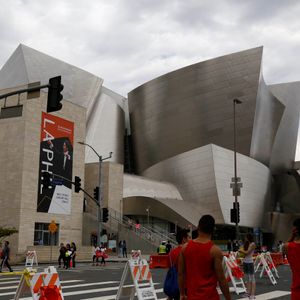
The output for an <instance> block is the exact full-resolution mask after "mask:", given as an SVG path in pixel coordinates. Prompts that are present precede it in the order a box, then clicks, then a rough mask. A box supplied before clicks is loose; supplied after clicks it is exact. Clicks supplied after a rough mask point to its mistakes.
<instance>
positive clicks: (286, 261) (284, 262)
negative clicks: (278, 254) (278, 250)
mask: <svg viewBox="0 0 300 300" xmlns="http://www.w3.org/2000/svg"><path fill="white" fill-rule="evenodd" d="M283 264H284V265H289V261H288V259H287V257H286V255H285V256H284V260H283Z"/></svg>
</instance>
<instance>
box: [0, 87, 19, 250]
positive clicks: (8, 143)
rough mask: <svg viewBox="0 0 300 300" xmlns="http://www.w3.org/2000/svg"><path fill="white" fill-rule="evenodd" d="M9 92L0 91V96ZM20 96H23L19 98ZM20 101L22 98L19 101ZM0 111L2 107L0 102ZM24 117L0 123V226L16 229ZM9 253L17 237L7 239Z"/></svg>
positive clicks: (4, 120)
mask: <svg viewBox="0 0 300 300" xmlns="http://www.w3.org/2000/svg"><path fill="white" fill-rule="evenodd" d="M9 91H10V90H5V91H1V92H0V94H4V93H6V92H9ZM23 96H24V95H23ZM22 98H23V97H22ZM0 104H1V107H2V106H3V105H4V102H3V100H1V101H0ZM16 104H17V97H11V98H10V99H9V102H8V105H16ZM24 119H25V118H24V115H23V116H22V117H17V118H9V119H0V207H1V218H0V226H4V227H15V228H16V229H17V230H19V227H20V208H21V195H22V176H23V174H22V170H23V166H22V165H23V157H24V151H23V149H24V139H25V132H24V124H25V120H24ZM8 240H9V241H10V243H11V245H13V249H12V251H13V252H16V250H15V249H17V247H18V243H19V240H18V235H17V234H14V235H13V236H11V237H9V238H8Z"/></svg>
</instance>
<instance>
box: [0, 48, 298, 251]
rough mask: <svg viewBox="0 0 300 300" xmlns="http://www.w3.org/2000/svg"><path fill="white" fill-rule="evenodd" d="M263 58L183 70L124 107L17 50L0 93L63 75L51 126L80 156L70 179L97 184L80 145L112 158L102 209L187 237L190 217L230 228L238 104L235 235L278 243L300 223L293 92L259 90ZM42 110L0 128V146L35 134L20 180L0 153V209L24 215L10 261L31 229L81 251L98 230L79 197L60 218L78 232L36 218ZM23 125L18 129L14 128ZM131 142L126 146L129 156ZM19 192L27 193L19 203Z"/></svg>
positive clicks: (65, 67) (81, 79)
mask: <svg viewBox="0 0 300 300" xmlns="http://www.w3.org/2000/svg"><path fill="white" fill-rule="evenodd" d="M262 56H263V48H262V47H258V48H254V49H250V50H246V51H242V52H238V53H234V54H230V55H226V56H223V57H219V58H215V59H212V60H208V61H205V62H200V63H197V64H194V65H191V66H187V67H185V68H182V69H179V70H176V71H173V72H170V73H168V74H165V75H163V76H160V77H158V78H155V79H153V80H151V81H149V82H147V83H145V84H143V85H141V86H139V87H137V88H136V89H134V90H133V91H131V92H130V93H129V94H128V100H127V99H126V98H125V97H123V96H121V95H118V94H117V93H115V92H114V91H112V90H109V89H108V88H106V87H104V86H103V79H101V78H100V77H97V76H95V75H93V74H90V73H88V72H86V71H84V70H81V69H78V68H76V67H74V66H71V65H69V64H67V63H65V62H62V61H59V60H57V59H55V58H53V57H50V56H48V55H46V54H43V53H41V52H38V51H36V50H34V49H31V48H29V47H27V46H24V45H20V46H19V47H18V48H17V49H16V51H15V52H14V53H13V54H12V56H11V57H10V58H9V59H8V61H7V62H6V64H5V65H4V66H3V68H2V69H1V70H0V90H2V91H3V90H4V89H8V88H14V89H15V88H16V87H18V86H23V85H26V84H28V83H31V82H36V81H40V82H41V83H42V84H43V83H47V82H48V79H49V78H50V77H53V76H56V75H62V78H63V84H64V86H65V88H64V91H63V92H64V101H65V103H67V104H66V105H65V111H64V110H62V111H61V112H59V113H58V115H61V116H62V117H66V118H67V119H71V120H74V126H75V134H76V136H75V138H76V140H75V145H76V146H74V151H75V152H76V153H78V156H77V162H76V170H77V171H76V172H77V173H76V174H74V175H79V176H81V177H82V178H85V181H86V182H84V180H83V182H82V183H83V184H84V186H85V187H86V188H87V190H88V191H89V193H90V194H92V193H93V188H94V187H95V186H97V185H98V157H97V156H96V155H95V154H94V153H93V152H92V151H91V150H90V149H84V148H82V145H78V143H77V142H78V141H83V140H85V142H86V143H88V144H90V145H92V146H93V147H94V148H95V149H96V151H97V152H98V153H99V154H101V155H103V156H106V155H107V154H108V153H109V152H111V151H112V152H113V157H112V158H111V159H110V160H108V162H107V165H105V166H104V169H103V170H104V174H103V179H104V190H103V196H104V203H105V205H107V206H108V207H110V208H111V209H112V210H113V209H114V210H116V211H119V212H121V213H124V214H126V215H131V216H136V217H137V218H138V217H144V218H147V213H148V217H149V214H150V217H151V218H155V219H156V220H162V221H163V222H165V223H166V224H167V223H173V224H176V225H178V226H181V227H185V226H187V225H194V226H196V225H197V222H198V220H199V217H200V216H201V215H202V214H207V213H210V214H212V215H214V216H215V218H216V220H217V223H218V224H222V225H224V224H226V225H233V224H231V223H230V208H232V202H233V201H234V197H233V196H232V190H231V189H230V182H231V178H232V177H233V176H234V168H233V165H234V164H233V99H234V98H238V99H239V100H241V101H242V102H243V103H242V104H240V105H238V106H237V107H236V109H237V110H236V123H237V148H236V150H237V164H238V169H237V171H238V176H239V177H241V180H242V182H243V188H242V191H241V196H240V197H239V202H240V205H241V223H240V225H241V226H246V227H251V228H254V227H255V228H264V229H265V230H266V231H271V230H273V232H275V233H276V234H277V235H278V236H280V234H283V232H284V230H282V228H284V226H283V225H284V224H285V225H286V224H289V222H290V221H291V220H292V218H293V217H294V216H295V214H299V213H300V202H299V200H298V199H300V198H299V197H300V193H299V175H298V173H297V172H296V171H295V167H294V157H295V150H296V145H297V133H298V126H299V111H300V107H299V106H300V99H299V98H300V83H299V82H295V83H286V84H277V85H267V84H266V83H265V82H264V79H263V75H262ZM45 100H46V96H45V94H43V97H41V99H40V101H39V103H38V104H37V105H34V104H30V103H29V104H27V105H26V104H24V107H25V108H26V110H25V111H27V110H28V113H27V114H24V115H23V116H22V117H21V118H15V120H13V119H14V118H12V119H9V120H8V119H0V128H1V133H2V135H1V137H0V142H1V143H2V145H5V143H6V141H5V138H6V135H7V134H9V133H6V135H5V134H3V132H4V131H3V130H2V129H5V130H10V131H11V132H16V131H18V135H21V136H25V135H26V132H27V131H26V130H28V128H29V129H30V128H31V127H32V126H33V127H34V128H35V131H34V132H33V133H32V136H31V138H32V142H29V141H28V140H27V144H28V147H29V148H30V149H31V150H32V151H31V150H30V151H29V152H31V153H34V155H32V156H31V157H30V159H31V161H32V163H31V164H28V165H26V168H25V167H24V168H23V169H20V166H22V164H21V163H18V159H19V156H18V154H17V153H14V152H10V153H9V155H8V153H7V151H8V150H5V151H6V152H4V151H2V152H1V155H0V160H1V161H2V162H3V165H5V166H6V170H5V172H4V171H1V174H0V182H1V189H0V203H1V204H3V205H4V206H3V207H5V208H7V209H8V208H9V207H8V206H9V201H10V200H11V199H12V200H13V201H14V202H15V203H17V207H19V208H20V209H19V210H21V208H22V207H24V205H25V206H28V207H30V210H28V211H26V210H23V212H22V214H21V215H22V216H23V217H22V218H23V219H21V218H19V220H18V222H17V224H18V226H19V227H20V228H21V226H22V225H23V224H24V222H25V223H26V227H25V228H26V234H27V235H26V240H25V239H23V237H22V236H19V237H18V238H17V239H18V243H19V246H18V247H19V251H24V249H26V247H27V246H30V245H32V242H33V234H32V232H33V230H34V229H33V227H34V225H33V224H34V222H40V223H43V222H44V223H47V222H49V221H51V218H55V219H57V220H60V219H61V227H60V229H61V230H62V232H61V236H64V237H72V238H73V237H74V239H77V240H78V241H79V242H80V243H81V242H82V244H84V243H87V242H88V240H89V236H88V235H89V234H90V233H91V231H96V228H97V218H96V207H95V205H94V204H93V203H88V204H87V209H88V210H89V211H88V212H85V213H84V214H83V216H82V201H83V199H81V198H83V197H81V198H80V197H79V196H78V194H76V195H75V198H74V199H77V200H76V201H77V202H76V206H74V208H73V209H72V211H71V215H70V216H69V217H68V218H69V219H68V220H70V222H73V223H74V224H76V228H75V229H76V230H75V231H74V230H73V229H72V228H71V227H70V226H69V224H65V223H66V222H65V221H64V220H63V218H61V216H56V215H50V214H49V215H47V214H41V213H37V212H35V209H36V203H35V202H34V200H32V199H33V196H32V193H33V194H34V193H35V190H34V189H35V188H36V182H35V180H36V175H35V172H37V162H38V152H37V151H36V145H38V143H37V141H38V139H39V136H38V134H39V132H38V131H37V128H39V126H40V124H38V122H39V120H40V118H36V117H32V116H40V114H41V111H42V110H45ZM22 101H26V99H23V98H22ZM31 105H33V106H32V107H35V111H34V114H32V113H31V108H30V107H31ZM72 114H75V115H72ZM14 121H15V122H14ZM21 121H24V122H25V123H26V124H27V127H26V128H27V129H26V128H25V129H24V128H23V127H22V126H19V127H16V128H14V127H13V124H19V123H20V122H21ZM11 124H12V125H11ZM23 129H24V130H23ZM19 131H20V132H19ZM21 131H22V132H21ZM30 132H31V131H30ZM126 132H127V133H130V137H128V135H127V133H126ZM126 141H127V142H126ZM128 141H131V142H132V144H131V145H132V151H129V152H128V147H126V143H128ZM27 144H26V145H27ZM129 144H130V142H129ZM11 146H13V144H12V145H11ZM127 146H128V145H127ZM3 147H4V146H3ZM5 147H6V146H5ZM18 147H19V148H20V146H18ZM28 147H27V148H28ZM19 148H18V149H19ZM21 148H22V147H21ZM25 148H26V147H25ZM27 148H26V149H27ZM29 148H28V149H29ZM5 149H6V148H5ZM26 149H25V150H26ZM28 149H27V150H26V151H27V152H28ZM21 150H22V149H21ZM25 150H24V151H25ZM33 150H34V151H33ZM26 151H25V152H26ZM25 152H24V153H25ZM27 152H26V153H27ZM29 152H28V153H29ZM75 152H74V153H75ZM24 155H25V154H24ZM26 155H27V154H26ZM7 158H9V160H11V161H14V164H9V162H8V161H7ZM128 160H130V161H133V162H134V164H135V174H126V173H124V172H123V165H126V164H128ZM15 165H17V166H18V168H19V169H18V170H19V171H18V174H17V175H16V177H17V181H15V182H18V183H19V192H18V194H15V193H14V191H16V189H15V185H14V184H15V183H13V182H12V181H8V180H7V178H8V177H7V176H6V174H7V173H9V172H10V171H11V170H13V169H14V168H15V167H14V166H15ZM33 165H34V166H35V167H34V168H33V169H31V166H33ZM125 170H126V168H125ZM23 173H24V174H25V173H26V174H29V173H31V177H30V178H31V180H30V184H29V183H28V180H27V181H26V180H25V181H22V180H23V179H22V178H23V177H22V176H23V175H22V174H23ZM28 178H29V177H28ZM28 189H30V191H31V194H30V193H28V194H27V193H26V191H27V190H28ZM7 191H10V192H9V193H10V194H9V195H10V199H9V201H8V199H7V198H6V195H7ZM146 209H147V212H146ZM7 211H8V212H9V213H8V214H7V218H6V219H5V222H6V223H5V224H4V223H3V224H2V223H1V221H0V225H11V224H12V223H13V220H14V219H13V218H14V216H15V215H16V212H15V211H14V210H11V209H8V210H7ZM33 212H34V213H33ZM17 214H18V213H17ZM32 216H34V217H33V218H32ZM7 220H11V221H12V222H11V223H7ZM24 220H25V221H24ZM22 223H23V224H22Z"/></svg>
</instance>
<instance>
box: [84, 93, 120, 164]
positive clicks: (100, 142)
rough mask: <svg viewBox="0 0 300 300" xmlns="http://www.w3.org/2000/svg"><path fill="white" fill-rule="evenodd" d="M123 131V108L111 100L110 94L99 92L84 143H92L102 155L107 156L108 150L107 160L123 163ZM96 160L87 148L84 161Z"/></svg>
mask: <svg viewBox="0 0 300 300" xmlns="http://www.w3.org/2000/svg"><path fill="white" fill-rule="evenodd" d="M124 133H125V113H124V111H123V109H122V108H121V107H120V106H119V105H118V104H117V103H116V102H115V101H113V99H112V97H111V95H110V94H107V93H101V94H100V96H99V98H98V99H97V100H96V104H95V106H94V108H93V112H92V114H91V116H90V119H89V123H88V127H87V133H86V143H88V144H90V145H92V146H93V147H94V148H95V150H96V151H97V152H98V153H99V154H100V155H103V156H104V157H105V156H108V155H109V152H113V155H112V158H111V159H109V161H112V162H116V163H121V164H123V163H124ZM97 161H98V157H97V156H96V155H95V154H94V153H93V151H92V150H91V149H89V148H87V149H86V159H85V162H86V163H90V162H97Z"/></svg>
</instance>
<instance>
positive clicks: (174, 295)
mask: <svg viewBox="0 0 300 300" xmlns="http://www.w3.org/2000/svg"><path fill="white" fill-rule="evenodd" d="M189 232H190V230H189V229H181V230H179V231H178V232H177V235H176V240H177V242H178V246H177V247H176V248H174V249H173V250H172V251H171V252H170V253H169V259H170V269H169V270H168V273H167V276H166V279H165V282H164V293H165V294H166V295H167V296H168V300H179V299H180V292H179V286H178V280H177V277H178V259H179V254H180V252H181V248H182V246H183V245H184V244H185V243H187V242H188V241H189V239H190V237H189Z"/></svg>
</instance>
